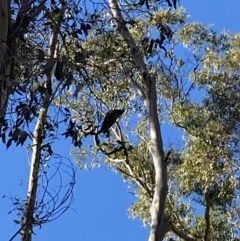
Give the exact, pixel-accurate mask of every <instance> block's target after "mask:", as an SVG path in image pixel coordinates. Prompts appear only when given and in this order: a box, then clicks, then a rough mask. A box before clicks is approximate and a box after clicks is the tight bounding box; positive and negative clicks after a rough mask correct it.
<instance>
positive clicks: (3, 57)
mask: <svg viewBox="0 0 240 241" xmlns="http://www.w3.org/2000/svg"><path fill="white" fill-rule="evenodd" d="M10 30H11V9H10V1H9V0H1V1H0V120H3V119H4V117H5V114H6V108H7V102H8V96H9V93H10V91H11V87H12V82H11V62H12V61H13V57H12V53H11V50H12V46H11V45H12V44H11V41H10V39H9V37H10V34H11V32H10ZM2 124H3V123H2V122H0V129H1V126H2Z"/></svg>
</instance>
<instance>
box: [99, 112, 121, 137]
mask: <svg viewBox="0 0 240 241" xmlns="http://www.w3.org/2000/svg"><path fill="white" fill-rule="evenodd" d="M123 112H124V110H122V109H115V110H110V111H108V112H107V114H106V115H105V118H104V121H103V123H102V127H101V129H100V131H99V132H98V134H100V133H104V134H106V135H107V136H109V128H110V127H111V126H112V125H113V124H114V123H115V122H116V120H117V119H118V118H119V117H120V116H121V115H122V114H123Z"/></svg>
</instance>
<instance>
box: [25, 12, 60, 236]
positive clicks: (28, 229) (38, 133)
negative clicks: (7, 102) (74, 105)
mask: <svg viewBox="0 0 240 241" xmlns="http://www.w3.org/2000/svg"><path fill="white" fill-rule="evenodd" d="M62 11H63V9H62ZM60 24H61V23H60V22H59V23H56V25H55V28H54V29H53V34H52V36H51V40H50V41H51V43H50V48H49V49H50V50H49V56H50V59H53V58H55V57H56V55H57V54H56V50H57V39H58V33H59V29H60ZM55 65H56V64H55ZM55 67H56V66H55ZM55 67H54V68H53V69H55ZM53 72H54V71H53V70H52V71H51V72H50V73H47V74H46V90H45V97H44V100H43V103H42V107H41V109H40V111H39V116H38V121H37V124H36V127H35V131H34V134H33V135H34V138H33V147H32V152H33V154H32V158H31V169H30V175H29V182H28V195H27V202H26V206H25V210H24V215H23V223H22V229H23V230H22V241H31V240H32V233H33V225H34V224H35V225H37V223H34V222H35V220H34V212H35V208H36V197H37V190H38V180H39V177H40V166H41V146H42V143H43V137H42V136H43V130H44V124H45V122H46V119H47V115H48V109H49V105H50V103H51V101H52V97H51V93H50V92H49V86H48V85H49V84H50V85H51V82H52V74H53ZM50 88H52V87H51V86H50Z"/></svg>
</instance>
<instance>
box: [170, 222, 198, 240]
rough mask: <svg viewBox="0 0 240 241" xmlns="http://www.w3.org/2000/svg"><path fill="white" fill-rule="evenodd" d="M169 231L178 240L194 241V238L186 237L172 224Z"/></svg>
mask: <svg viewBox="0 0 240 241" xmlns="http://www.w3.org/2000/svg"><path fill="white" fill-rule="evenodd" d="M171 230H172V231H173V232H174V233H175V234H176V235H177V236H178V237H180V238H182V239H183V240H185V241H195V239H194V238H191V237H189V236H187V235H186V234H185V233H184V232H182V231H180V230H179V229H178V228H177V227H176V226H175V225H174V224H172V223H171Z"/></svg>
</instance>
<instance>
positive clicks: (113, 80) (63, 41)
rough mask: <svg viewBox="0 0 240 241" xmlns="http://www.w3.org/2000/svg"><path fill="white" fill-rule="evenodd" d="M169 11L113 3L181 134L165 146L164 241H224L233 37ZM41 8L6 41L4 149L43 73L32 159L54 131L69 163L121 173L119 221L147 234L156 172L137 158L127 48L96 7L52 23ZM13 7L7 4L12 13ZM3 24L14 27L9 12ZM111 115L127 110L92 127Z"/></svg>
mask: <svg viewBox="0 0 240 241" xmlns="http://www.w3.org/2000/svg"><path fill="white" fill-rule="evenodd" d="M168 3H169V1H140V2H137V1H129V3H128V4H127V5H124V4H122V5H120V6H121V9H122V12H123V13H124V15H125V20H126V26H127V27H128V29H129V31H130V33H131V34H132V36H133V37H134V40H135V42H136V45H137V46H138V47H139V49H140V52H141V54H142V55H143V56H144V58H145V62H146V64H147V66H148V69H149V72H150V73H151V75H152V76H154V77H155V78H156V80H157V83H156V86H157V104H158V111H159V112H158V115H159V119H160V121H161V124H163V123H164V122H165V123H168V124H170V125H172V126H174V127H175V128H177V129H179V130H181V133H182V135H183V140H182V142H183V144H179V145H180V147H178V148H176V146H177V145H165V152H166V153H165V161H166V162H167V163H168V186H169V191H168V197H167V200H166V210H165V213H166V216H167V217H168V218H169V220H170V223H171V228H170V230H169V232H168V233H167V236H166V237H167V238H168V239H169V240H170V238H173V239H174V238H176V237H179V238H181V239H183V240H214V239H215V240H234V238H236V239H237V238H240V237H239V233H238V228H237V227H239V226H240V223H239V222H240V221H239V213H240V210H239V207H238V206H239V205H238V203H239V197H238V196H239V195H238V194H239V168H238V167H239V158H238V156H239V119H240V116H239V115H240V114H239V109H240V108H239V103H240V96H239V95H240V94H239V93H240V90H239V88H240V87H239V86H240V83H239V80H240V79H239V68H240V67H239V62H240V55H239V47H240V35H231V34H230V33H228V32H226V31H223V32H222V33H217V32H216V31H215V30H214V29H212V28H211V27H209V26H204V25H202V24H200V23H192V22H191V20H190V19H189V16H188V14H187V13H186V12H185V11H184V9H183V8H177V9H176V7H175V8H173V7H172V8H169V4H168ZM175 3H176V2H175ZM38 4H39V5H40V4H41V1H39V2H38ZM44 4H45V6H48V7H49V8H44V9H43V10H42V14H39V15H37V16H35V18H34V19H31V21H30V22H31V24H29V25H28V26H27V29H25V32H24V33H23V34H20V35H17V36H16V41H17V43H18V49H17V51H16V53H14V54H15V59H16V61H15V63H14V64H15V68H14V69H15V76H16V78H15V80H14V85H13V89H12V96H11V98H10V100H9V102H8V111H7V115H6V118H5V119H3V118H1V123H2V125H3V127H2V131H1V138H2V141H3V143H5V144H6V146H7V148H10V147H11V145H12V143H13V142H15V143H16V145H20V144H21V145H23V144H24V143H30V140H31V139H33V131H32V125H33V123H34V122H35V121H36V120H37V118H38V116H39V111H40V108H41V105H42V99H43V98H44V94H45V90H46V88H47V87H46V85H45V79H44V75H45V74H51V75H52V76H54V78H53V80H52V83H51V84H52V86H51V89H52V99H51V101H52V102H51V104H50V113H49V116H48V118H47V121H46V123H44V126H43V129H44V131H43V136H42V141H43V142H42V152H43V153H44V151H45V152H46V153H47V154H46V153H45V154H42V155H43V156H45V157H46V156H47V157H48V158H49V157H50V156H52V155H53V153H54V151H53V148H52V144H53V143H54V142H55V141H56V140H57V139H58V138H59V136H58V134H57V133H58V130H59V129H60V128H62V127H63V126H64V128H65V131H64V132H63V133H61V134H62V136H64V137H65V138H70V139H71V141H72V143H73V146H74V147H73V150H72V155H73V156H74V157H75V159H76V161H77V163H78V164H79V166H80V167H81V168H83V169H86V168H93V167H95V166H98V165H99V164H102V163H103V162H104V164H105V165H107V166H108V167H110V168H112V169H113V170H116V171H117V172H118V173H119V174H121V176H122V178H123V179H124V180H125V181H126V182H128V183H129V185H130V186H131V187H132V190H133V192H134V193H135V195H136V196H137V197H138V200H137V201H136V203H134V204H133V205H132V206H131V207H130V208H129V215H130V216H131V217H132V218H140V219H141V220H142V221H143V223H144V225H146V226H148V225H149V224H150V214H149V207H150V204H151V201H152V198H153V195H154V187H155V170H154V165H153V160H152V157H151V155H150V153H149V150H148V145H149V127H148V115H147V112H146V110H145V108H144V106H143V103H142V102H141V98H140V97H139V95H137V91H136V89H135V88H134V86H133V85H132V84H131V83H134V82H136V83H138V84H139V85H140V86H141V87H142V88H144V85H143V84H142V83H141V81H140V79H141V76H140V73H139V69H138V67H137V66H136V65H135V64H134V59H133V57H132V55H131V54H130V51H129V45H128V44H127V43H126V42H125V41H124V40H123V39H122V37H121V36H120V34H119V33H118V31H117V30H118V23H117V22H116V20H115V19H114V18H112V16H111V14H110V12H109V10H108V7H107V5H106V3H99V5H97V4H94V3H93V5H91V7H90V3H87V4H88V6H89V7H88V8H84V3H82V2H81V3H78V2H72V1H69V2H67V1H66V2H65V12H64V14H63V15H62V14H61V11H60V10H59V5H60V3H58V2H57V1H51V4H50V3H44ZM36 5H37V3H36ZM19 8H20V7H19V5H18V4H16V3H15V4H13V3H12V9H16V10H19ZM29 11H30V10H29ZM13 20H15V21H16V22H17V16H16V15H13ZM56 22H60V23H61V27H60V32H59V33H58V34H59V39H58V42H59V43H58V48H57V51H56V52H57V55H56V57H54V58H51V57H50V56H49V54H48V52H47V51H48V49H49V46H48V44H49V42H50V41H49V39H50V36H51V32H52V31H53V29H54V28H55V24H56ZM33 25H35V26H37V27H38V30H37V31H36V28H34V26H33ZM126 69H127V70H128V71H126ZM132 81H133V82H132ZM114 108H120V109H125V110H126V111H125V113H124V115H123V117H122V119H121V121H120V124H119V123H117V124H116V125H115V126H114V127H113V128H112V130H111V135H110V137H109V138H106V137H105V136H104V135H102V134H98V132H97V130H98V129H99V127H100V124H101V122H102V121H103V118H104V113H106V112H107V111H108V110H110V109H114ZM12 116H14V118H12ZM169 138H171V137H169ZM178 138H179V137H178ZM119 140H121V141H119ZM173 140H174V138H172V141H173ZM86 143H87V145H88V147H90V148H88V147H87V145H86ZM89 143H90V144H89ZM45 159H46V158H45ZM16 221H17V220H16ZM45 221H46V220H45ZM36 225H39V223H36Z"/></svg>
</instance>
